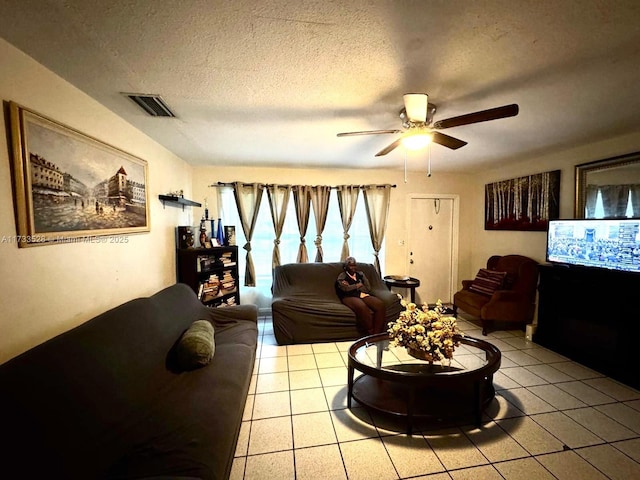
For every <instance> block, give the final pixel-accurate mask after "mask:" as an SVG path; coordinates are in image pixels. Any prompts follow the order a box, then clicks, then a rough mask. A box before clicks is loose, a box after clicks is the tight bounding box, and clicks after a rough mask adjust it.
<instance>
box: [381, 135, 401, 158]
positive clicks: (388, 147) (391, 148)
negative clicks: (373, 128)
mask: <svg viewBox="0 0 640 480" xmlns="http://www.w3.org/2000/svg"><path fill="white" fill-rule="evenodd" d="M401 140H402V138H399V139H397V140H396V141H395V142H393V143H391V144H389V145H387V146H386V147H384V148H383V149H382V150H380V151H379V152H378V153H376V157H381V156H382V155H386V154H387V153H389V152H390V151H391V150H393V149H395V148H396V147H397V146H398V145H400V141H401Z"/></svg>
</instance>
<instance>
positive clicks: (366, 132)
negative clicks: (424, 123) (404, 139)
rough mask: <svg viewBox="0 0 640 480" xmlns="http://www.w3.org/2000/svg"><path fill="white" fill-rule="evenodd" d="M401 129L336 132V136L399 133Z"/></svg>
mask: <svg viewBox="0 0 640 480" xmlns="http://www.w3.org/2000/svg"><path fill="white" fill-rule="evenodd" d="M400 132H401V130H365V131H363V132H343V133H338V137H353V136H356V135H380V134H382V133H400Z"/></svg>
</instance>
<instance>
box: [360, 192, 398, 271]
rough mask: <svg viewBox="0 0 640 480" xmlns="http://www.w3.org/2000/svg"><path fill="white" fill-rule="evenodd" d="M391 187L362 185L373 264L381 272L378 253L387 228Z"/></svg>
mask: <svg viewBox="0 0 640 480" xmlns="http://www.w3.org/2000/svg"><path fill="white" fill-rule="evenodd" d="M391 188H392V187H391V185H367V186H365V187H363V192H364V199H365V206H366V207H367V220H368V222H369V234H370V236H371V244H372V245H373V250H374V256H375V266H376V270H377V271H378V273H381V272H382V270H381V268H380V259H379V258H378V254H379V253H380V249H381V248H382V242H383V240H384V234H385V231H386V230H387V217H388V215H389V200H390V199H391Z"/></svg>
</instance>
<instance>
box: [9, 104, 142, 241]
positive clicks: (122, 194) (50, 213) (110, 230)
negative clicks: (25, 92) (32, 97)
mask: <svg viewBox="0 0 640 480" xmlns="http://www.w3.org/2000/svg"><path fill="white" fill-rule="evenodd" d="M9 112H10V125H11V143H12V167H13V172H12V174H13V190H14V206H15V214H16V227H17V228H16V232H17V235H16V243H17V244H18V246H20V247H28V246H34V245H51V244H56V243H74V242H76V243H77V242H91V243H128V237H127V236H126V235H127V234H132V233H142V232H149V231H150V224H149V218H150V215H149V194H148V192H149V188H148V185H149V183H148V168H147V162H146V161H145V160H142V159H140V158H138V157H135V156H133V155H131V154H129V153H126V152H124V151H122V150H120V149H118V148H115V147H113V146H111V145H108V144H106V143H104V142H101V141H100V140H97V139H95V138H93V137H90V136H88V135H86V134H84V133H82V132H79V131H78V130H75V129H73V128H71V127H68V126H66V125H63V124H61V123H58V122H56V121H54V120H52V119H50V118H47V117H45V116H43V115H40V114H38V113H36V112H34V111H32V110H29V109H28V108H25V107H22V106H20V105H18V104H16V103H15V102H9Z"/></svg>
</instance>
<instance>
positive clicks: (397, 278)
mask: <svg viewBox="0 0 640 480" xmlns="http://www.w3.org/2000/svg"><path fill="white" fill-rule="evenodd" d="M384 283H385V285H386V286H387V288H388V289H389V290H391V287H398V288H408V289H409V290H410V291H411V303H416V288H418V287H419V286H420V280H418V279H417V278H413V277H407V276H403V275H387V276H386V277H384Z"/></svg>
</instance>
